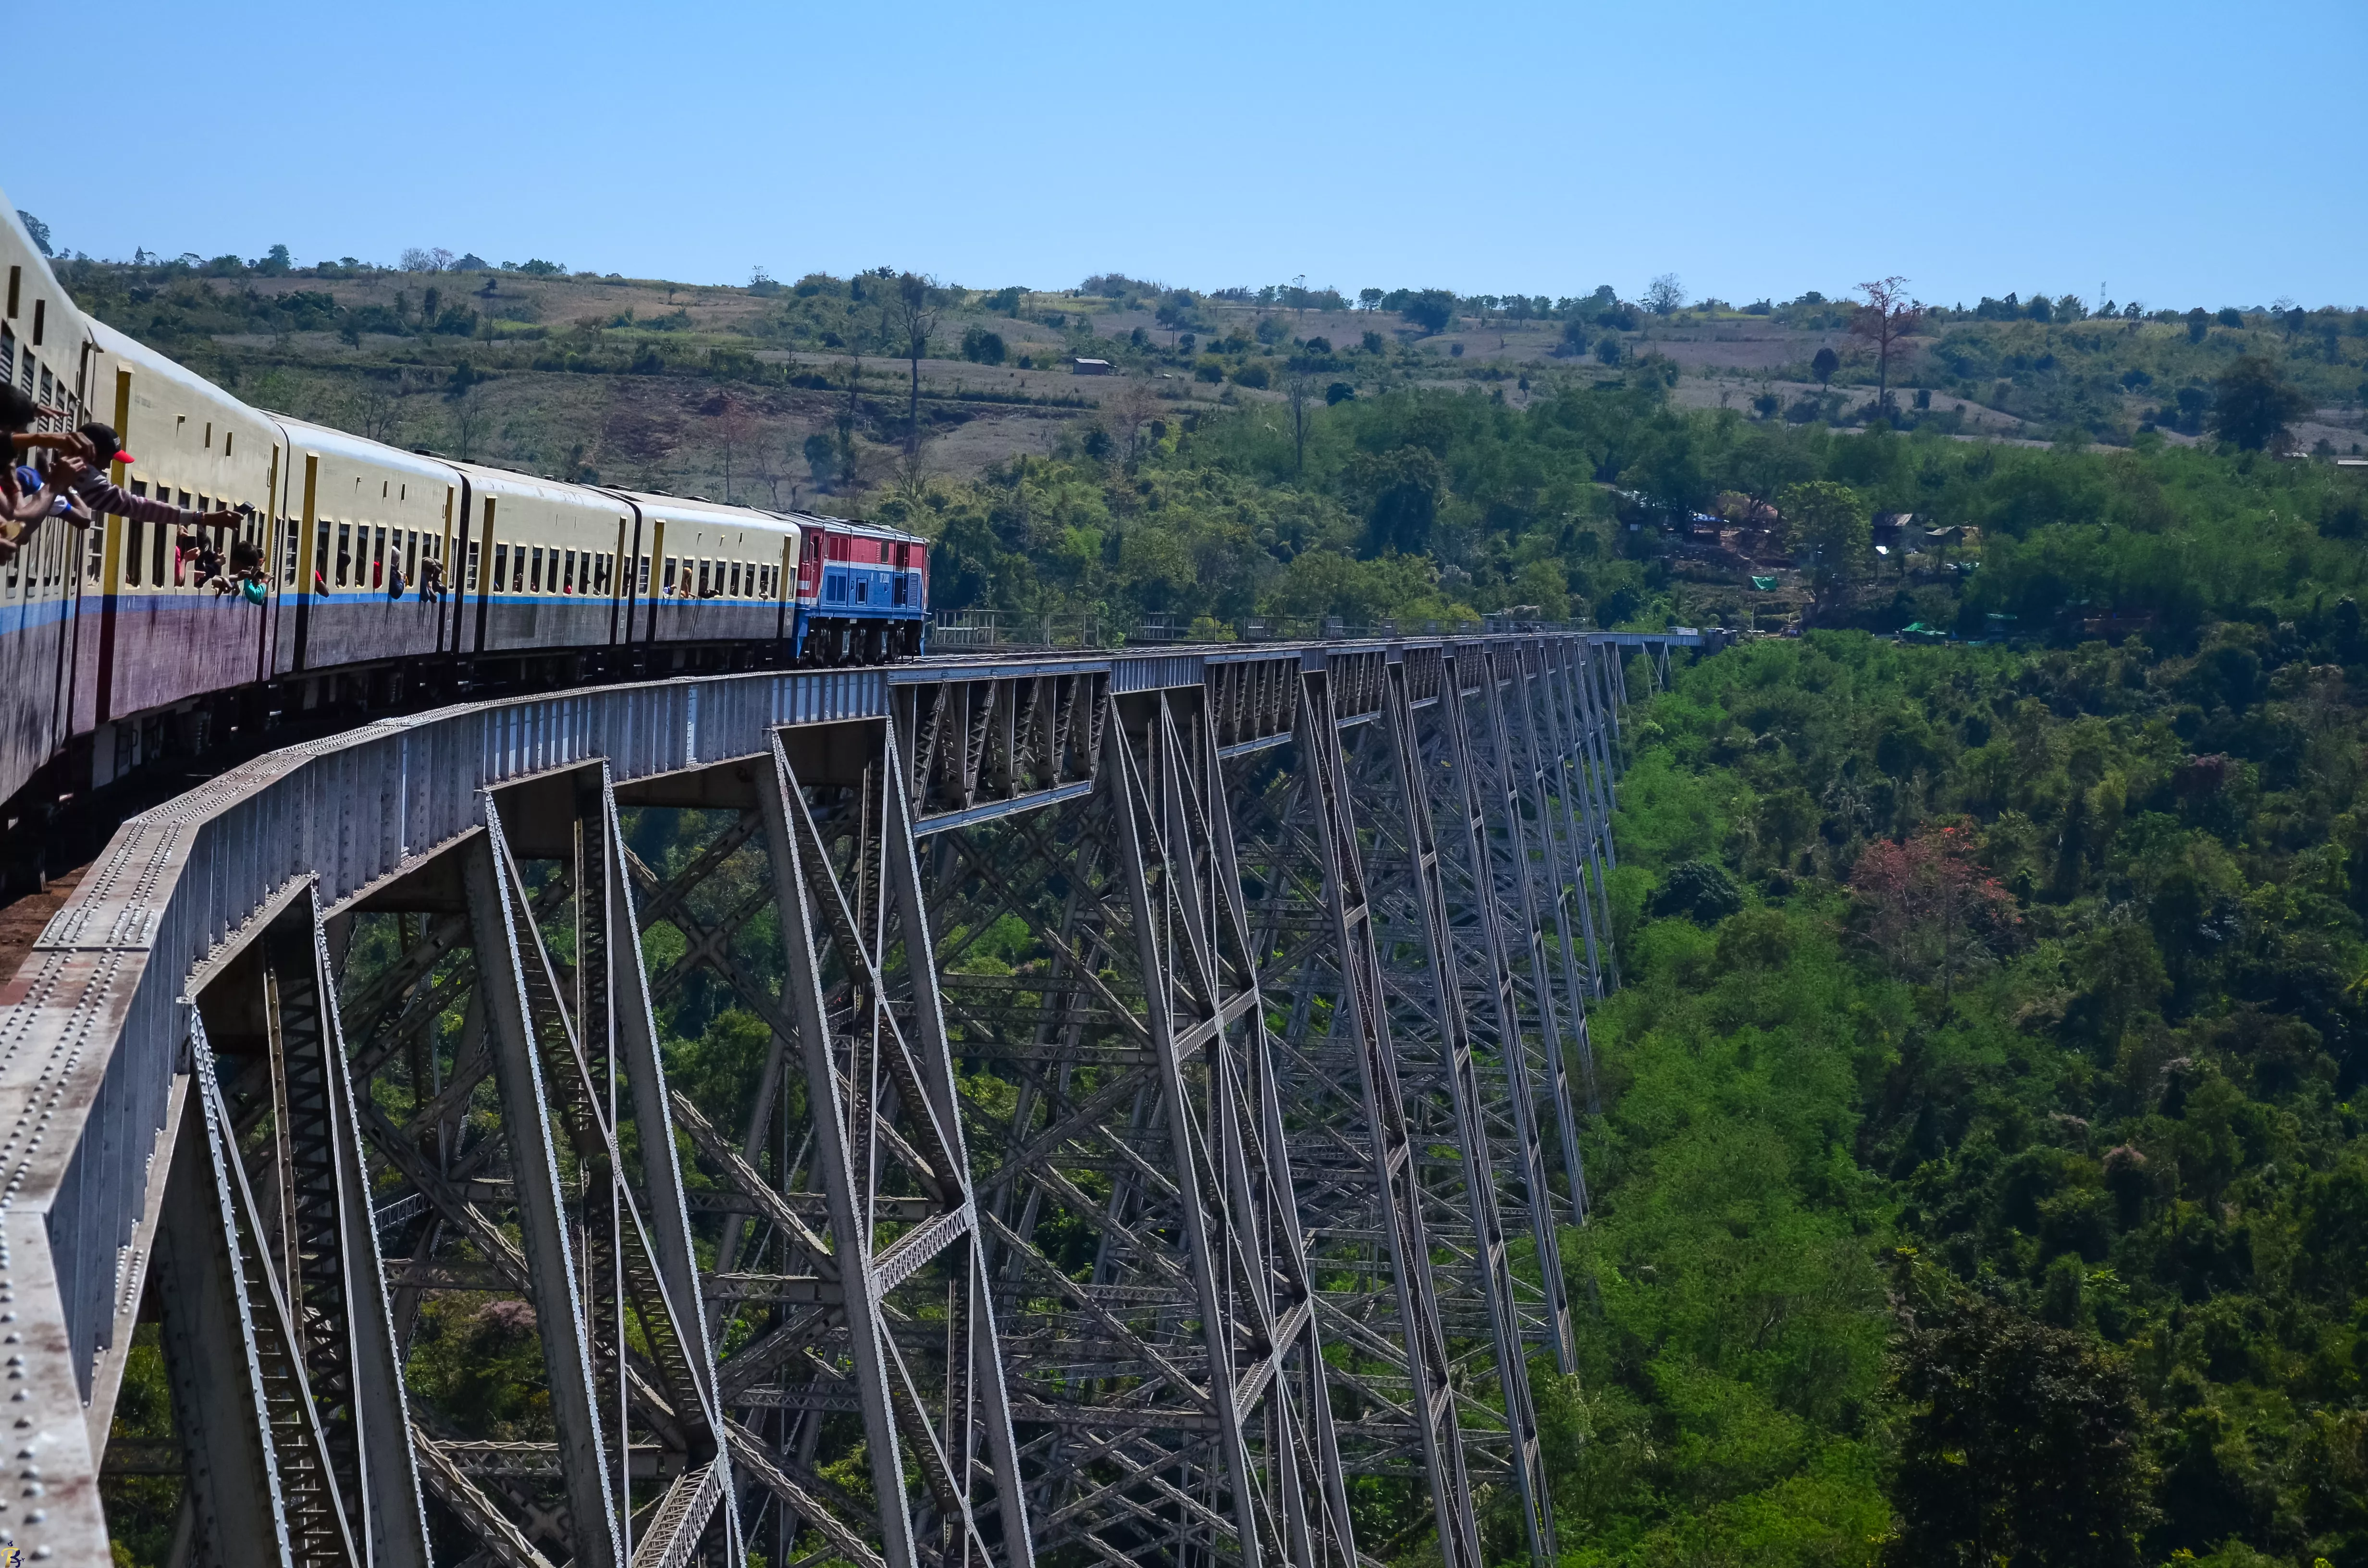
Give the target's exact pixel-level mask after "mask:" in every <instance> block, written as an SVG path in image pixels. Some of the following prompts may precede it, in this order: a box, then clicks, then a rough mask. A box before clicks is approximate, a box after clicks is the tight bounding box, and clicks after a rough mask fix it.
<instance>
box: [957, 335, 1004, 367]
mask: <svg viewBox="0 0 2368 1568" xmlns="http://www.w3.org/2000/svg"><path fill="white" fill-rule="evenodd" d="M1008 352H1009V350H1008V347H1006V345H1005V344H1004V341H1003V335H1002V334H1001V333H999V332H989V331H987V330H986V328H985V327H983V326H974V327H972V328H971V329H970V330H969V331H967V332H965V333H963V334H962V358H965V359H968V360H970V361H971V362H972V363H973V364H978V365H1000V364H1002V363H1003V360H1004V357H1005V355H1006V354H1007V353H1008Z"/></svg>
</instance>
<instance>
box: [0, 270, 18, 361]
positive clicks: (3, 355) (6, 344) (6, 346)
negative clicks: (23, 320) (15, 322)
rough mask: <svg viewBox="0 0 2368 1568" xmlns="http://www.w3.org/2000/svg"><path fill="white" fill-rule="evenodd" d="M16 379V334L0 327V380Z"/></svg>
mask: <svg viewBox="0 0 2368 1568" xmlns="http://www.w3.org/2000/svg"><path fill="white" fill-rule="evenodd" d="M11 270H13V268H12V269H11ZM16 379H17V335H16V334H15V333H13V332H11V331H9V330H8V329H7V328H6V327H0V381H15V380H16Z"/></svg>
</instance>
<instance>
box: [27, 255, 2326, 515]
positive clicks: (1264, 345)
mask: <svg viewBox="0 0 2368 1568" xmlns="http://www.w3.org/2000/svg"><path fill="white" fill-rule="evenodd" d="M529 267H530V268H532V270H524V271H521V270H516V269H512V270H503V269H499V268H492V269H484V270H475V269H472V270H466V271H453V270H446V271H438V272H405V271H398V270H393V269H385V268H377V267H363V266H359V265H353V266H324V267H311V268H304V269H302V270H290V269H286V268H284V267H275V266H273V265H271V264H269V263H266V264H264V265H263V266H260V267H256V266H248V265H246V264H244V263H241V262H239V261H237V260H236V258H233V257H224V258H222V260H220V261H217V262H213V263H202V264H199V263H196V262H194V260H193V259H189V258H185V259H184V260H181V261H175V262H159V263H142V264H140V265H132V264H119V263H108V262H95V261H88V260H82V259H75V260H71V261H67V262H64V263H63V264H61V267H60V271H61V273H62V275H63V278H64V279H65V280H66V282H67V284H68V286H69V287H70V288H71V289H72V290H74V294H75V296H76V297H77V299H78V300H80V301H82V302H83V303H84V304H85V306H86V307H87V308H90V309H92V310H93V311H95V312H97V314H98V315H100V317H101V318H102V319H104V320H106V321H108V322H109V323H110V324H114V325H117V326H119V327H120V328H122V329H123V330H125V331H127V332H130V333H131V335H134V336H136V337H139V338H141V339H142V341H144V342H147V343H149V344H151V345H153V346H154V347H157V348H159V349H162V350H163V351H165V352H166V353H169V354H172V355H173V356H175V357H176V358H179V359H181V360H182V361H183V362H184V363H187V364H188V365H190V366H192V367H193V368H194V369H199V371H201V372H203V373H205V374H208V375H210V376H212V377H214V378H216V379H217V380H219V381H222V383H223V384H225V385H227V386H230V387H232V388H233V389H234V390H236V391H237V392H239V393H240V394H241V395H242V396H245V397H247V398H250V399H252V400H253V401H255V402H257V403H262V404H264V405H265V406H268V407H272V408H277V409H280V410H283V411H286V412H289V413H292V414H296V415H301V416H302V417H306V418H312V419H318V420H322V421H324V422H327V423H330V424H335V425H339V426H345V427H347V428H349V429H354V430H358V431H359V432H360V433H362V434H365V435H370V436H373V437H379V438H381V439H386V440H392V441H396V442H399V443H401V444H404V445H416V446H424V447H429V448H432V449H437V450H439V451H444V452H449V453H451V454H453V455H457V456H462V457H470V458H477V459H483V460H491V461H495V462H501V463H507V464H510V465H514V466H517V467H520V468H525V469H529V470H533V471H536V472H545V473H552V474H563V475H570V476H577V477H600V478H606V479H608V480H609V481H611V482H613V483H630V484H635V485H643V486H649V487H652V488H665V489H673V490H681V491H688V492H691V493H695V494H709V495H714V496H718V497H723V496H724V495H725V494H727V493H728V494H730V495H731V496H732V498H734V499H738V500H754V501H759V502H763V503H765V504H768V505H780V506H787V505H791V504H793V503H794V504H799V505H808V506H812V505H823V506H840V507H845V506H849V505H851V504H853V503H854V502H855V501H856V500H857V499H859V498H860V496H862V495H863V494H866V493H876V492H879V491H881V490H882V489H884V488H888V487H893V486H895V485H898V484H900V483H901V484H902V485H903V486H904V487H905V489H906V490H907V491H911V490H913V489H914V488H915V487H916V486H917V485H918V484H920V483H923V482H924V481H926V480H927V479H928V477H930V476H937V477H943V478H953V479H962V478H967V477H970V476H973V475H975V474H976V473H978V472H982V471H983V470H985V469H986V468H988V467H990V466H992V465H995V464H996V463H999V462H1002V461H1004V460H1008V459H1010V458H1012V457H1015V456H1019V455H1022V454H1029V455H1039V454H1044V453H1048V452H1051V451H1053V450H1054V449H1056V448H1057V447H1058V446H1059V445H1060V443H1061V440H1062V438H1063V436H1064V432H1069V433H1072V434H1073V435H1074V434H1075V430H1074V429H1073V427H1081V426H1086V425H1092V424H1099V425H1102V426H1105V427H1107V426H1109V425H1110V423H1111V421H1110V418H1109V417H1107V416H1106V410H1109V409H1110V408H1111V407H1112V406H1113V405H1114V403H1118V402H1124V403H1128V404H1129V412H1130V413H1133V414H1140V413H1141V412H1142V411H1143V410H1144V409H1145V408H1147V407H1150V406H1154V405H1157V406H1161V407H1166V406H1167V405H1171V404H1172V405H1177V406H1176V407H1175V409H1174V412H1176V413H1178V414H1190V413H1194V412H1197V411H1201V410H1205V409H1206V408H1208V407H1212V406H1216V407H1222V406H1228V405H1235V404H1239V403H1262V402H1263V403H1279V402H1282V401H1285V400H1286V399H1287V395H1288V391H1289V387H1290V385H1291V383H1292V381H1298V382H1299V383H1300V384H1301V392H1302V395H1303V396H1318V395H1320V396H1326V397H1327V398H1331V399H1337V398H1338V396H1340V395H1341V394H1342V393H1343V392H1349V391H1353V392H1357V393H1359V394H1360V395H1365V396H1371V395H1372V394H1374V393H1376V392H1385V391H1389V390H1392V389H1399V388H1406V387H1418V386H1428V387H1459V388H1472V387H1476V388H1479V389H1481V390H1483V391H1485V392H1489V393H1490V394H1491V395H1493V396H1499V397H1501V398H1502V399H1503V400H1504V401H1505V402H1506V403H1508V406H1511V407H1515V408H1521V407H1526V406H1529V405H1530V404H1531V403H1532V401H1533V400H1538V399H1544V398H1551V397H1552V396H1554V395H1556V394H1557V393H1559V392H1562V391H1564V390H1566V389H1569V388H1573V387H1588V386H1594V385H1599V384H1601V383H1604V382H1606V381H1616V380H1618V379H1620V378H1621V376H1622V373H1623V370H1628V369H1634V368H1635V367H1636V366H1637V365H1638V364H1639V363H1640V362H1641V363H1644V364H1645V365H1648V366H1651V367H1654V368H1656V369H1657V370H1658V371H1659V373H1661V374H1662V375H1663V376H1664V377H1665V378H1666V379H1667V380H1668V381H1669V382H1670V384H1671V386H1672V388H1673V392H1672V396H1673V401H1674V402H1675V403H1678V404H1679V405H1680V406H1686V407H1696V408H1732V409H1735V410H1736V411H1738V412H1742V413H1747V414H1748V415H1750V416H1751V417H1753V418H1755V419H1763V420H1767V421H1770V422H1771V423H1772V422H1780V421H1782V422H1790V423H1793V424H1811V423H1817V424H1827V425H1834V426H1852V425H1856V424H1859V423H1862V422H1863V421H1864V419H1865V418H1866V417H1867V416H1868V415H1870V414H1871V413H1872V412H1873V409H1872V403H1873V382H1874V381H1875V367H1874V365H1873V361H1872V358H1871V355H1870V353H1869V351H1868V350H1867V349H1866V347H1864V346H1863V345H1862V344H1860V343H1859V342H1858V341H1857V340H1855V339H1853V338H1852V337H1851V336H1850V333H1849V331H1848V326H1849V320H1850V315H1849V311H1848V308H1847V307H1846V306H1845V305H1844V304H1841V303H1838V302H1835V301H1825V300H1822V299H1821V298H1819V297H1818V296H1816V295H1808V296H1804V298H1803V299H1802V300H1800V301H1793V302H1792V303H1789V304H1786V305H1782V306H1773V305H1761V306H1753V307H1749V308H1748V309H1746V310H1736V309H1734V308H1731V307H1728V306H1725V305H1723V304H1720V303H1718V302H1716V301H1706V302H1705V303H1704V304H1703V305H1702V306H1699V307H1696V308H1693V309H1685V310H1673V311H1671V312H1667V313H1664V314H1655V313H1652V312H1646V311H1642V310H1639V309H1638V308H1637V307H1635V306H1634V305H1632V304H1627V303H1623V302H1622V301H1619V300H1618V299H1617V298H1616V297H1615V296H1614V295H1613V293H1612V291H1611V290H1609V289H1603V290H1597V292H1596V294H1595V295H1593V296H1589V297H1587V298H1585V299H1572V300H1564V301H1546V300H1543V299H1539V300H1534V301H1532V300H1520V299H1498V298H1497V297H1493V296H1483V297H1477V298H1467V299H1463V300H1457V299H1455V298H1454V297H1453V296H1449V295H1444V294H1440V293H1439V292H1438V291H1429V292H1428V293H1427V294H1426V295H1422V296H1415V297H1411V298H1407V299H1397V298H1396V297H1390V299H1391V300H1392V302H1395V303H1398V304H1401V305H1403V306H1405V307H1406V308H1405V309H1403V310H1396V311H1393V310H1384V309H1372V308H1366V309H1352V308H1347V301H1342V300H1341V299H1340V298H1339V297H1338V295H1336V294H1333V293H1331V291H1329V290H1325V291H1322V292H1320V293H1310V292H1309V291H1307V290H1280V291H1278V290H1264V291H1263V294H1264V295H1265V296H1267V297H1266V298H1260V297H1259V296H1258V295H1257V294H1253V293H1251V292H1250V291H1248V290H1230V291H1227V292H1228V294H1231V295H1235V296H1239V297H1226V296H1225V295H1199V294H1194V293H1191V292H1190V291H1182V290H1163V289H1160V288H1158V287H1157V286H1155V285H1150V284H1144V283H1141V282H1138V281H1135V280H1133V279H1127V278H1104V279H1092V280H1089V284H1090V285H1091V287H1090V288H1089V289H1078V290H1064V291H1059V292H1049V291H1034V290H1020V289H1003V290H965V289H960V288H945V289H939V290H933V291H932V293H931V295H930V297H929V299H928V313H929V315H930V317H931V320H930V321H929V323H928V327H929V330H928V334H927V343H928V347H927V348H926V350H925V352H924V354H923V356H922V358H921V359H920V363H919V365H918V382H919V398H918V403H919V407H918V410H917V416H915V411H914V410H913V409H912V408H911V407H910V406H909V403H910V393H911V392H912V386H911V381H912V379H913V369H914V367H913V366H912V365H911V363H910V362H909V360H908V359H906V358H900V357H899V356H900V355H902V354H903V353H904V344H905V342H906V341H907V339H908V337H909V334H908V333H906V332H905V330H904V328H903V324H902V323H901V322H900V321H898V320H895V319H893V318H895V316H896V301H895V296H896V287H895V285H896V280H895V279H894V278H892V277H885V276H882V275H879V274H872V275H866V276H861V277H858V278H830V277H826V276H823V275H819V274H817V275H813V276H810V277H807V278H802V279H800V280H799V281H797V282H796V283H793V284H781V283H775V282H772V281H770V280H768V279H763V278H758V279H757V280H756V281H755V282H753V283H752V284H751V285H749V286H746V287H721V286H712V285H687V284H676V283H667V282H664V281H658V280H651V279H637V278H622V277H617V276H614V275H611V276H607V277H600V276H595V275H593V274H589V273H568V272H563V271H560V270H558V269H557V268H547V267H544V266H543V264H529ZM1403 293H1404V291H1401V294H1403ZM1426 302H1428V305H1429V309H1428V310H1426V308H1425V306H1426ZM2069 304H2070V302H2069V301H2066V306H2068V305H2069ZM2164 315H2165V316H2169V312H2164ZM1991 318H1995V319H1991ZM2227 318H2233V320H2234V324H2227ZM1820 349H1831V350H1833V351H1834V352H1835V354H1836V356H1837V358H1838V360H1839V365H1838V367H1837V368H1836V369H1834V371H1833V373H1832V374H1831V376H1830V378H1829V379H1828V380H1827V381H1818V380H1816V378H1815V376H1814V372H1813V370H1812V364H1813V361H1814V360H1815V358H1816V355H1817V353H1818V351H1819V350H1820ZM2240 352H2255V353H2264V354H2267V355H2269V356H2271V358H2275V359H2276V360H2277V361H2278V362H2279V363H2281V364H2282V365H2283V366H2284V367H2285V368H2286V369H2287V372H2288V373H2289V375H2290V376H2291V377H2292V378H2293V379H2294V381H2296V382H2297V383H2298V384H2299V385H2301V386H2302V387H2304V388H2305V391H2306V392H2307V393H2308V395H2309V397H2310V400H2311V402H2312V404H2313V406H2314V412H2313V413H2312V415H2310V416H2309V417H2308V418H2307V419H2305V420H2304V421H2301V422H2300V423H2299V424H2297V426H2295V429H2296V434H2297V436H2298V437H2299V438H2300V439H2301V441H2302V444H2303V445H2304V446H2305V447H2308V446H2311V445H2313V444H2315V443H2318V442H2325V443H2326V444H2327V449H2328V450H2332V451H2349V450H2353V449H2357V446H2358V444H2359V443H2360V441H2361V440H2362V418H2361V415H2360V403H2361V402H2362V386H2363V385H2368V381H2363V377H2368V365H2363V364H2362V361H2363V360H2368V313H2362V312H2349V313H2344V312H2317V313H2316V314H2312V315H2308V316H2305V317H2282V316H2276V315H2273V314H2271V313H2270V312H2223V313H2222V318H2215V319H2214V320H2213V321H2211V322H2210V323H2209V324H2206V326H2205V327H2204V329H2203V332H2202V333H2201V334H2198V333H2197V332H2196V331H2195V329H2194V328H2193V327H2192V325H2191V324H2190V323H2189V322H2188V321H2187V320H2186V319H2184V318H2174V319H2155V318H2146V319H2123V318H2121V317H2118V316H2117V317H2115V318H2113V319H2112V320H2110V321H2107V320H2095V319H2089V320H2078V321H2074V320H2067V319H2065V311H2064V310H2063V309H2062V308H2051V309H2050V319H2048V320H2046V321H2037V320H2032V319H2031V317H2030V315H2029V314H2028V312H2027V310H2026V309H2025V308H2024V307H2021V306H2020V305H2018V306H2016V307H2014V309H2013V310H2012V311H2009V310H2007V308H2006V307H2005V306H2003V305H2002V304H2001V302H1999V301H1986V302H1985V306H1984V307H1982V308H1981V309H1980V310H1977V311H1973V312H1936V313H1935V314H1934V315H1933V316H1932V317H1931V318H1930V320H1929V321H1928V322H1927V324H1926V325H1925V327H1924V330H1923V331H1922V332H1921V333H1920V334H1919V335H1918V336H1916V337H1914V338H1911V339H1909V340H1908V342H1907V346H1906V347H1905V350H1904V352H1902V353H1900V354H1899V355H1898V356H1897V357H1896V359H1895V363H1894V365H1893V370H1892V381H1893V385H1894V387H1895V389H1896V391H1897V392H1898V394H1899V395H1900V397H1901V400H1902V408H1901V411H1900V414H1899V415H1898V416H1897V422H1899V423H1910V422H1918V423H1922V424H1926V425H1929V426H1931V427H1933V428H1935V429H1937V430H1940V431H1941V432H1942V433H1946V434H1955V435H1967V436H1983V437H1998V438H2005V439H2023V440H2044V441H2055V440H2061V439H2064V438H2066V437H2073V438H2077V439H2080V440H2087V441H2101V442H2107V443H2113V444H2126V443H2127V442H2128V441H2130V440H2131V439H2132V438H2134V437H2135V435H2136V433H2137V432H2138V431H2139V430H2141V429H2143V428H2149V427H2159V428H2161V429H2163V430H2164V431H2165V432H2166V433H2167V434H2168V436H2169V438H2170V439H2173V440H2181V439H2190V438H2192V437H2193V436H2194V435H2195V434H2196V432H2197V431H2199V430H2200V429H2201V428H2202V420H2203V413H2204V410H2205V409H2206V408H2207V407H2208V403H2209V391H2208V389H2209V385H2210V383H2211V381H2212V380H2213V378H2214V376H2216V375H2217V374H2218V372H2219V371H2220V369H2223V368H2225V366H2226V363H2227V362H2228V361H2229V360H2230V359H2232V358H2234V357H2235V356H2236V355H2237V354H2238V353H2240ZM1080 357H1083V358H1103V359H1108V360H1110V362H1112V364H1113V365H1114V366H1115V367H1116V368H1117V371H1118V373H1117V374H1116V375H1114V376H1110V377H1104V378H1093V377H1082V376H1077V375H1075V374H1072V373H1071V369H1070V363H1071V361H1072V360H1073V359H1075V358H1080ZM850 382H852V387H851V389H850ZM850 390H851V391H852V393H853V395H852V397H850V396H849V392H850ZM2182 400H2183V401H2182ZM1133 422H1134V423H1135V424H1140V423H1142V422H1143V421H1142V420H1141V419H1136V420H1134V421H1133ZM916 432H917V440H915V439H914V437H915V436H916ZM817 437H819V438H820V445H819V446H816V445H814V443H815V442H816V438H817ZM915 445H917V447H918V449H919V450H918V452H917V455H912V454H909V453H908V447H911V446H915ZM810 448H811V450H810ZM825 448H827V449H828V450H827V451H825V450H824V449H825Z"/></svg>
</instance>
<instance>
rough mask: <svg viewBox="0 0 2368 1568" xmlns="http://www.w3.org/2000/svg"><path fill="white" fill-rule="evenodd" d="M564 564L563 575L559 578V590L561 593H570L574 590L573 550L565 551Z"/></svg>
mask: <svg viewBox="0 0 2368 1568" xmlns="http://www.w3.org/2000/svg"><path fill="white" fill-rule="evenodd" d="M564 567H565V575H564V576H563V577H562V578H561V579H560V588H559V591H560V592H561V593H563V594H572V593H574V592H575V551H572V550H571V551H568V552H567V559H566V561H565V562H564Z"/></svg>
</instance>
